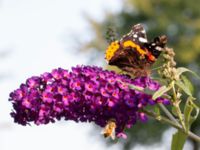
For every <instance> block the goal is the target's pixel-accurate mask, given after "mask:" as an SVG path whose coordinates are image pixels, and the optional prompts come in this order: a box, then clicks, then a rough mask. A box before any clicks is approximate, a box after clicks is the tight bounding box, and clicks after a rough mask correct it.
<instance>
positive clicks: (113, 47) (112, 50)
mask: <svg viewBox="0 0 200 150" xmlns="http://www.w3.org/2000/svg"><path fill="white" fill-rule="evenodd" d="M118 49H119V42H118V41H114V42H112V43H111V44H110V45H109V46H108V48H107V50H106V54H105V58H106V60H107V61H109V60H110V59H111V58H112V57H113V55H114V53H115V52H116V51H117V50H118Z"/></svg>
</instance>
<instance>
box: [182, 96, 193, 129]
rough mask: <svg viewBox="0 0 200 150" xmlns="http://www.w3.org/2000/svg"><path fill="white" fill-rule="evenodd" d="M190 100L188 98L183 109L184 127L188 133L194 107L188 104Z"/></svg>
mask: <svg viewBox="0 0 200 150" xmlns="http://www.w3.org/2000/svg"><path fill="white" fill-rule="evenodd" d="M190 98H191V97H188V99H187V102H186V104H185V108H184V118H185V127H186V131H187V132H188V131H189V129H190V125H191V123H192V122H193V121H192V122H191V113H192V110H193V109H194V107H193V106H192V105H191V103H190Z"/></svg>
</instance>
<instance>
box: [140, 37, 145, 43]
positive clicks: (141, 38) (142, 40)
mask: <svg viewBox="0 0 200 150" xmlns="http://www.w3.org/2000/svg"><path fill="white" fill-rule="evenodd" d="M139 41H140V42H142V43H147V39H145V38H143V37H139Z"/></svg>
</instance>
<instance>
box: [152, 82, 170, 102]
mask: <svg viewBox="0 0 200 150" xmlns="http://www.w3.org/2000/svg"><path fill="white" fill-rule="evenodd" d="M171 88H172V86H171V85H170V86H168V87H166V86H165V85H164V86H162V87H161V88H160V89H159V90H158V91H156V92H155V93H154V94H153V100H155V99H156V98H158V97H160V96H162V95H163V94H165V93H166V92H167V91H169V90H170V89H171Z"/></svg>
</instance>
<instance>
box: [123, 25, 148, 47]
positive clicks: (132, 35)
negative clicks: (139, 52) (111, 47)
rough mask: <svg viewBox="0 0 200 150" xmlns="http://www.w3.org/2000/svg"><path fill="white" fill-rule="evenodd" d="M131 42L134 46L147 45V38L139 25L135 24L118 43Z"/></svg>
mask: <svg viewBox="0 0 200 150" xmlns="http://www.w3.org/2000/svg"><path fill="white" fill-rule="evenodd" d="M126 40H131V41H133V42H135V43H136V44H139V45H143V44H144V43H147V42H148V40H147V36H146V31H145V29H144V27H143V26H142V25H141V24H136V25H134V26H133V27H132V29H131V31H130V32H129V33H128V34H126V35H124V36H123V37H122V38H121V40H120V41H122V42H123V41H126Z"/></svg>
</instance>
